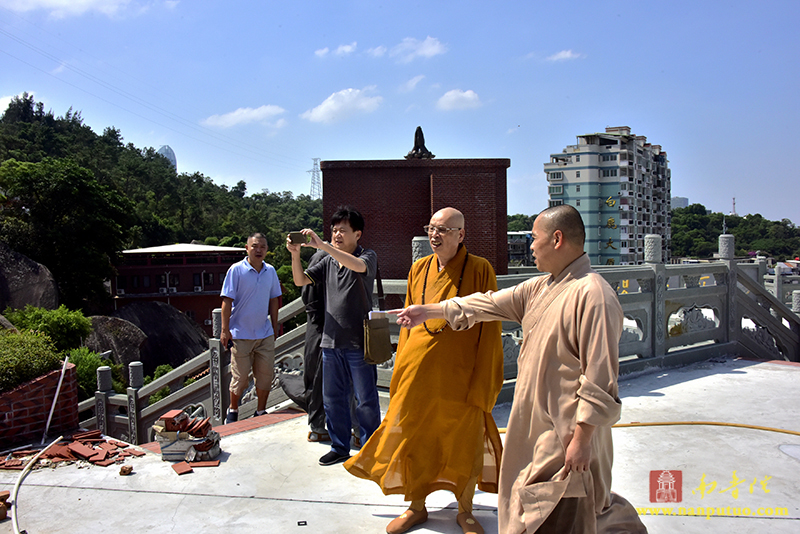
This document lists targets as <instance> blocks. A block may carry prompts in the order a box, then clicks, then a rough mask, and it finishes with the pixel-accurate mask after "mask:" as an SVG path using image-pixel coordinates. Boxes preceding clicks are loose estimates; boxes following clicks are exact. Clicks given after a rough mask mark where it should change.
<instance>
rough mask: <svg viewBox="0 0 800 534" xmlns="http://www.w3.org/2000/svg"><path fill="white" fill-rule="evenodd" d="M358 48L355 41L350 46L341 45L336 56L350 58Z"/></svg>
mask: <svg viewBox="0 0 800 534" xmlns="http://www.w3.org/2000/svg"><path fill="white" fill-rule="evenodd" d="M357 47H358V44H357V43H356V42H355V41H353V42H352V43H350V44H349V45H339V48H337V49H336V55H337V56H349V55H350V54H352V53H353V52H355V51H356V48H357Z"/></svg>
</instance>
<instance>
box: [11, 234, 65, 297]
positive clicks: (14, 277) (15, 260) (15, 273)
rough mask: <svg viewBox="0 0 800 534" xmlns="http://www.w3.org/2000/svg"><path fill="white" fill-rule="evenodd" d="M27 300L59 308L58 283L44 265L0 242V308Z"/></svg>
mask: <svg viewBox="0 0 800 534" xmlns="http://www.w3.org/2000/svg"><path fill="white" fill-rule="evenodd" d="M26 304H30V305H31V306H36V307H37V308H47V309H48V310H54V309H56V308H58V286H57V285H56V281H55V279H54V278H53V275H52V274H51V273H50V271H49V270H48V269H47V267H45V266H44V265H42V264H40V263H36V262H35V261H33V260H32V259H30V258H28V257H27V256H23V255H22V254H20V253H19V252H15V251H13V250H11V249H10V248H9V247H8V245H6V244H5V243H2V242H0V311H2V310H5V309H6V307H8V306H10V307H12V308H14V309H15V310H18V309H22V308H24V307H25V305H26Z"/></svg>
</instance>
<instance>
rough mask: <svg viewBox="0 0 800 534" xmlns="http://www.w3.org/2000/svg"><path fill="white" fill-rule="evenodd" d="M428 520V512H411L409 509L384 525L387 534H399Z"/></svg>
mask: <svg viewBox="0 0 800 534" xmlns="http://www.w3.org/2000/svg"><path fill="white" fill-rule="evenodd" d="M427 520H428V510H426V509H425V508H423V509H422V510H412V509H411V508H409V509H408V510H406V511H405V512H403V514H402V515H401V516H399V517H396V518H394V519H392V522H391V523H389V524H388V525H386V533H387V534H401V533H402V532H405V531H406V530H408V529H410V528H411V527H414V526H417V525H421V524H422V523H424V522H425V521H427Z"/></svg>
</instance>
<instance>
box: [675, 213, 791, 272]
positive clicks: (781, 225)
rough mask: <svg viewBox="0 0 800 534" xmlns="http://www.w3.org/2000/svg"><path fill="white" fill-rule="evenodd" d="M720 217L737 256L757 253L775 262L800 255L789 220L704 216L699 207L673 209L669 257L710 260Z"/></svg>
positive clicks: (758, 217) (715, 248)
mask: <svg viewBox="0 0 800 534" xmlns="http://www.w3.org/2000/svg"><path fill="white" fill-rule="evenodd" d="M723 217H724V219H725V225H726V227H727V232H728V233H729V234H733V236H734V237H735V238H736V239H735V241H736V252H735V253H736V255H737V256H748V255H755V253H756V252H757V251H761V253H762V254H763V255H765V256H773V257H774V258H775V259H777V260H785V259H787V258H794V257H797V256H800V228H797V227H796V226H795V225H794V224H793V223H792V221H790V220H789V219H783V220H781V221H769V220H767V219H765V218H764V217H762V216H761V215H759V214H755V215H746V216H744V217H740V216H738V215H724V216H723V214H722V213H711V214H707V213H706V208H705V206H703V205H702V204H692V205H691V206H688V207H686V208H676V209H674V210H672V256H673V257H681V256H689V257H694V258H710V257H712V256H713V254H714V253H715V252H717V249H718V247H719V243H718V242H719V235H720V234H721V233H722V223H723Z"/></svg>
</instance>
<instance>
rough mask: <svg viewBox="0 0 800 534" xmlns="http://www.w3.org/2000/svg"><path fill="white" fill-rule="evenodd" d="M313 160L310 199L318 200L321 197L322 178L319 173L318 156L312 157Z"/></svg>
mask: <svg viewBox="0 0 800 534" xmlns="http://www.w3.org/2000/svg"><path fill="white" fill-rule="evenodd" d="M312 159H313V160H314V168H313V169H311V170H310V171H306V172H310V173H311V200H318V199H320V198H322V179H321V178H320V175H319V158H312Z"/></svg>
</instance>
